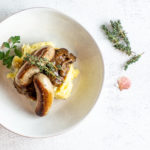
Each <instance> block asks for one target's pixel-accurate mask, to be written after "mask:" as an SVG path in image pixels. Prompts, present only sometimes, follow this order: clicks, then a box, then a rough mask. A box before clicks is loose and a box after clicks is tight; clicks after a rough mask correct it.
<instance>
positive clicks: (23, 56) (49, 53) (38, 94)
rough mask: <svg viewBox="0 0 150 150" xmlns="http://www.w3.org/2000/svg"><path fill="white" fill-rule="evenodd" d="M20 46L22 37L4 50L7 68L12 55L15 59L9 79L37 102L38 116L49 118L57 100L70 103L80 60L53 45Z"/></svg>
mask: <svg viewBox="0 0 150 150" xmlns="http://www.w3.org/2000/svg"><path fill="white" fill-rule="evenodd" d="M15 38H16V41H15ZM18 43H20V37H19V36H14V37H11V38H10V39H9V40H8V42H4V43H3V46H2V50H3V51H2V52H1V55H2V53H3V54H4V58H3V64H4V65H7V64H6V63H5V62H4V59H6V58H7V57H6V55H7V53H8V52H9V54H8V57H11V58H12V59H11V62H9V66H7V67H8V68H11V72H10V73H8V74H7V78H11V79H12V80H13V84H14V87H15V88H16V90H17V91H18V93H20V94H23V95H25V96H26V97H27V98H29V99H31V100H33V101H35V102H36V108H35V113H36V114H37V115H38V116H45V115H46V114H47V113H48V111H49V109H50V107H51V106H52V103H53V100H54V99H67V98H68V97H69V96H70V95H71V91H72V87H73V83H72V82H73V79H74V78H76V77H77V76H78V74H79V70H77V69H74V65H73V64H74V63H75V61H76V59H77V58H76V56H75V55H73V54H72V53H70V52H69V51H68V50H67V49H66V48H55V47H54V45H53V43H51V42H38V43H34V44H31V45H29V44H24V45H23V46H21V45H18ZM13 52H14V53H13ZM11 53H12V54H11ZM5 57H6V58H5Z"/></svg>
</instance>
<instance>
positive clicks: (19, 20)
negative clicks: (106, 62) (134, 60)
mask: <svg viewBox="0 0 150 150" xmlns="http://www.w3.org/2000/svg"><path fill="white" fill-rule="evenodd" d="M14 35H20V36H21V42H22V43H34V42H40V41H52V42H53V43H54V44H55V46H56V47H64V48H67V49H68V50H70V51H72V52H73V53H74V54H75V55H76V56H77V63H76V67H78V68H79V70H80V75H79V77H78V79H76V80H75V81H74V87H73V92H72V95H71V97H70V98H69V99H67V100H55V101H54V103H53V106H52V108H51V109H50V111H49V113H48V115H47V116H45V117H38V116H36V115H35V113H34V108H35V103H34V102H31V101H30V100H28V99H27V98H26V97H25V96H23V95H20V94H18V93H17V91H16V89H15V88H14V86H13V84H12V81H10V80H8V79H6V73H7V72H8V70H7V69H6V68H5V67H4V66H3V65H0V70H1V73H0V123H1V125H2V126H4V127H5V128H7V129H8V130H10V131H12V132H14V133H17V134H20V135H23V136H27V137H48V136H53V135H57V134H59V133H62V132H64V131H65V130H67V129H69V128H71V127H73V126H74V125H75V124H77V123H79V122H80V121H81V120H82V119H83V118H84V117H85V116H86V115H87V114H88V112H89V111H90V110H91V108H92V107H93V106H94V104H95V103H96V101H97V99H98V96H99V93H100V91H101V88H102V83H103V74H104V66H103V60H102V56H101V53H100V50H99V48H98V46H97V44H96V43H95V41H94V40H93V38H92V37H91V36H90V35H89V33H88V32H87V31H86V30H85V29H84V28H83V27H82V26H81V25H80V24H79V23H77V22H76V21H74V20H73V19H71V18H70V17H68V16H66V15H64V14H62V13H60V12H58V11H56V10H53V9H50V8H32V9H28V10H25V11H22V12H19V13H17V14H15V15H13V16H11V17H9V18H7V19H6V20H4V21H3V22H1V23H0V44H1V43H2V42H3V41H6V40H7V39H8V38H9V37H10V36H14Z"/></svg>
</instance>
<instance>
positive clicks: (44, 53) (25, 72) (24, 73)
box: [15, 46, 55, 87]
mask: <svg viewBox="0 0 150 150" xmlns="http://www.w3.org/2000/svg"><path fill="white" fill-rule="evenodd" d="M33 55H34V56H37V57H39V58H40V57H42V58H46V59H48V60H49V61H50V60H51V59H52V58H53V57H54V55H55V49H54V48H53V47H51V46H47V47H44V48H42V49H39V50H37V51H35V52H34V53H33ZM39 72H40V69H39V68H38V67H36V66H34V65H31V64H30V63H29V62H25V63H24V64H23V66H22V67H21V68H20V69H19V71H18V73H17V75H16V77H15V82H16V84H17V85H18V86H20V87H26V86H28V85H29V84H30V83H31V82H32V77H33V75H34V74H36V73H39Z"/></svg>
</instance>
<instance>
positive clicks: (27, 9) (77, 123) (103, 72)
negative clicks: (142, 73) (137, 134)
mask: <svg viewBox="0 0 150 150" xmlns="http://www.w3.org/2000/svg"><path fill="white" fill-rule="evenodd" d="M34 9H48V10H51V11H53V12H56V13H58V14H60V15H63V16H65V17H67V18H68V19H69V20H71V21H73V22H75V23H76V24H78V25H79V26H80V27H81V28H82V29H83V30H84V31H86V33H87V34H88V35H89V36H90V38H91V39H92V40H93V42H94V44H95V45H96V46H97V48H98V50H99V54H100V56H101V62H102V68H101V69H102V81H101V86H100V88H99V93H98V95H97V97H96V98H95V99H96V101H95V103H93V106H92V107H91V108H90V110H89V111H88V112H87V113H86V114H85V116H84V117H83V118H81V119H80V120H79V121H78V122H76V123H75V124H74V125H72V126H70V127H69V128H67V129H64V130H62V131H60V132H57V133H54V134H52V135H45V136H27V135H23V134H21V133H17V132H15V131H13V130H11V129H9V128H7V127H5V126H4V125H3V124H1V123H0V125H1V126H2V127H3V128H4V129H6V130H7V131H10V132H11V133H14V134H16V135H19V136H22V137H25V138H34V139H40V138H49V137H54V136H58V135H61V134H63V133H66V131H69V130H71V129H72V128H74V127H75V126H77V125H79V123H81V122H82V121H83V120H84V119H85V118H86V117H87V116H88V115H89V113H90V112H91V111H92V109H93V108H94V106H95V105H96V103H97V101H98V99H99V97H100V94H101V92H102V89H103V84H104V79H105V67H104V59H103V55H102V53H101V51H100V48H99V46H98V44H97V43H96V40H95V39H94V38H93V37H92V35H91V34H90V33H89V32H88V31H87V29H86V28H85V27H84V26H83V25H82V24H80V23H79V22H78V21H76V20H75V19H74V18H72V17H70V16H68V15H66V14H65V13H63V12H61V11H58V10H56V9H54V8H50V7H30V8H26V9H22V10H20V11H17V12H15V13H13V14H11V15H9V16H8V17H6V18H5V19H3V20H2V21H0V24H1V23H3V22H5V21H7V20H8V19H10V18H11V17H13V16H15V15H17V14H19V13H21V12H25V11H29V10H34Z"/></svg>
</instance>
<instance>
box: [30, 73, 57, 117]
mask: <svg viewBox="0 0 150 150" xmlns="http://www.w3.org/2000/svg"><path fill="white" fill-rule="evenodd" d="M33 82H34V86H35V90H36V95H37V105H36V109H35V113H36V114H37V115H38V116H45V115H46V114H47V112H48V110H49V108H50V107H51V105H52V102H53V99H54V91H53V85H52V83H51V81H50V80H49V78H48V77H47V76H46V75H44V74H42V73H38V74H36V75H34V77H33Z"/></svg>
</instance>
